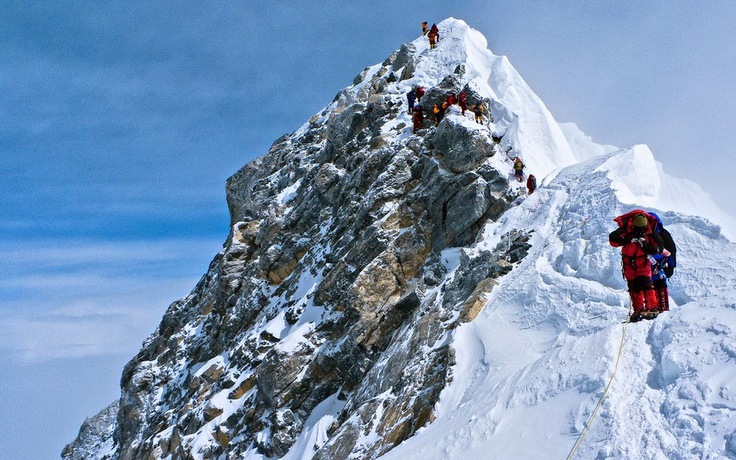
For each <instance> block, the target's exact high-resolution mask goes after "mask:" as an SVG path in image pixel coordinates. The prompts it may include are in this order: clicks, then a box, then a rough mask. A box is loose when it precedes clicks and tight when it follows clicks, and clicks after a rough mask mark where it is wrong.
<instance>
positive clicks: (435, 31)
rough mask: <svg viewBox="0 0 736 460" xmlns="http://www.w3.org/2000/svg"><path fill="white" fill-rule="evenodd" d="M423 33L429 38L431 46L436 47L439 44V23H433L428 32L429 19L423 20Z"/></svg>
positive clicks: (431, 47)
mask: <svg viewBox="0 0 736 460" xmlns="http://www.w3.org/2000/svg"><path fill="white" fill-rule="evenodd" d="M422 35H426V36H427V38H428V39H429V48H430V49H434V48H435V47H436V46H437V42H439V41H440V29H439V28H438V27H437V24H432V27H431V28H430V29H429V32H427V21H424V22H422Z"/></svg>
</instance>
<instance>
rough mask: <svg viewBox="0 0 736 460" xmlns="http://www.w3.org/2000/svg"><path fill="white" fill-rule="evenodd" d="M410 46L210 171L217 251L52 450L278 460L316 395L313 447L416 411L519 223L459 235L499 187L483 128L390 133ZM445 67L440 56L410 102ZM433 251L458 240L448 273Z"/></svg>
mask: <svg viewBox="0 0 736 460" xmlns="http://www.w3.org/2000/svg"><path fill="white" fill-rule="evenodd" d="M414 53H415V50H414V49H412V47H410V46H405V47H402V49H401V50H399V51H398V52H396V53H394V54H393V55H392V56H390V57H389V58H388V59H387V60H386V61H385V62H384V63H383V64H382V65H381V66H375V67H372V68H369V69H366V70H365V71H364V72H362V73H361V74H360V75H359V76H358V77H356V80H355V86H354V87H351V88H347V89H346V90H343V91H341V92H339V93H338V94H337V96H336V97H335V100H334V101H333V102H332V104H330V106H328V107H327V108H325V110H323V111H322V112H320V113H318V114H315V116H314V117H312V118H311V119H310V120H309V122H308V123H307V124H306V125H305V126H304V127H302V128H301V129H300V130H299V131H297V132H295V133H293V134H291V135H288V136H284V137H282V138H280V139H278V140H277V141H276V142H275V143H274V144H273V145H272V146H271V148H270V149H269V152H268V153H267V154H266V155H264V156H263V157H261V158H259V159H257V160H255V161H253V162H251V163H249V164H247V165H245V166H244V167H243V168H242V169H241V170H240V171H238V172H236V173H235V174H234V175H233V176H232V177H231V178H230V179H228V181H227V184H226V191H227V201H228V207H229V209H230V213H231V231H230V234H229V235H228V238H227V240H226V241H225V244H224V245H223V249H222V251H221V252H220V253H219V254H217V256H216V257H215V258H214V260H213V261H212V263H211V264H210V267H209V269H208V271H207V273H206V274H205V275H204V277H203V278H202V279H201V280H200V281H199V283H198V284H197V286H196V287H195V288H194V290H193V291H192V293H191V294H190V295H188V296H187V297H185V298H183V299H181V300H179V301H177V302H174V303H173V304H172V305H171V306H170V307H169V309H168V310H167V312H166V313H165V315H164V317H163V319H162V321H161V324H160V325H159V327H158V328H157V330H156V331H155V332H154V334H153V335H152V336H151V337H150V338H149V339H148V340H147V341H146V342H145V343H144V345H143V348H142V349H141V351H140V352H139V353H138V355H137V356H135V357H134V358H133V359H132V360H131V361H130V362H129V363H128V365H126V367H125V369H124V371H123V375H122V377H121V389H122V395H121V398H120V401H119V409H118V410H116V411H112V410H111V411H110V412H109V414H108V415H107V416H106V418H104V421H103V422H100V423H101V424H103V425H104V424H105V423H107V426H106V427H105V428H104V429H100V430H97V431H95V430H93V429H92V428H91V425H90V426H87V427H83V432H82V433H80V437H79V438H78V439H77V441H75V442H74V443H72V444H71V445H70V446H72V447H68V448H67V449H66V450H65V454H67V455H68V456H69V455H76V454H75V452H76V451H75V450H74V449H75V448H76V446H79V445H81V444H85V445H90V446H92V447H90V448H89V449H88V450H87V451H86V452H87V454H88V455H87V454H85V455H87V457H68V458H103V457H100V455H103V454H102V453H101V452H102V450H101V448H100V449H97V450H95V449H96V448H95V447H94V446H96V445H100V446H101V445H102V443H103V441H104V442H108V441H106V440H109V448H110V449H109V452H113V451H114V452H115V454H114V455H113V458H115V459H117V460H133V459H153V458H181V459H187V458H193V457H198V458H218V457H219V458H240V457H242V456H244V455H245V454H246V452H248V451H250V450H252V449H256V450H257V451H258V452H260V453H262V454H263V455H265V456H268V457H281V456H283V455H285V454H286V453H287V452H288V451H289V449H290V448H291V447H292V446H293V445H294V443H295V442H296V440H297V438H298V436H299V434H300V433H301V432H302V430H303V429H304V423H305V422H306V420H308V419H309V416H310V415H311V414H312V412H313V411H314V410H315V408H316V407H318V406H319V405H320V404H322V403H323V402H325V401H333V405H332V406H331V407H332V411H333V415H334V417H335V419H336V421H335V423H334V424H333V426H332V427H331V428H330V429H329V430H328V432H327V435H328V438H329V439H327V440H326V441H325V440H323V441H320V445H318V446H314V447H315V449H316V453H315V457H314V458H321V459H337V458H366V459H374V458H377V457H378V456H380V455H381V454H382V453H384V452H387V451H388V450H390V449H391V448H393V447H394V446H395V445H396V444H398V443H400V442H401V441H403V440H404V439H406V438H407V437H410V436H411V435H412V434H413V433H415V432H416V430H418V429H419V428H421V427H423V426H426V425H427V424H428V423H431V421H432V420H433V418H434V412H433V411H434V406H435V403H436V402H437V400H438V398H439V395H440V392H441V391H442V389H443V388H445V386H446V385H447V383H448V382H449V381H451V379H452V372H451V365H452V363H453V361H454V351H453V350H452V349H451V348H450V346H448V345H443V346H437V344H442V343H450V342H451V340H449V339H450V338H451V335H452V334H453V331H454V329H455V328H456V327H457V326H458V325H459V324H460V323H461V322H462V321H469V320H471V319H472V318H473V317H474V316H475V315H477V314H478V312H479V311H480V310H481V309H482V308H483V307H484V305H485V299H486V295H487V294H488V292H489V291H490V290H491V289H492V288H493V286H494V285H495V280H496V279H497V278H498V277H500V276H503V275H504V274H505V273H507V272H508V271H509V270H511V268H512V267H513V264H514V263H516V262H517V261H518V260H520V259H521V258H522V257H524V256H525V255H526V251H527V250H528V243H527V242H526V239H525V238H528V236H527V235H515V234H512V235H507V236H506V238H507V239H505V240H504V241H503V243H502V244H500V245H499V247H498V248H496V249H495V250H494V251H487V252H482V253H477V252H476V251H473V250H465V249H463V248H465V247H469V246H472V245H473V243H474V242H475V239H476V237H477V235H478V233H479V231H480V230H481V228H482V227H483V225H484V224H485V223H486V222H487V221H488V220H493V219H497V218H498V217H499V216H501V215H502V213H503V212H505V211H506V210H507V209H508V208H509V207H510V206H511V205H510V203H512V202H513V200H514V199H515V198H516V195H515V193H516V192H514V191H513V190H512V188H511V187H510V185H509V183H508V181H507V179H506V176H505V174H502V173H501V172H499V171H498V170H496V169H495V167H494V166H493V164H494V163H493V161H491V160H489V159H490V158H491V157H492V156H493V155H494V153H495V145H496V144H495V142H494V140H493V139H492V138H491V136H490V134H489V133H488V131H486V130H485V129H484V128H481V127H480V126H478V127H476V126H474V125H472V124H469V123H465V122H464V121H463V120H461V119H460V118H459V117H458V116H456V115H452V114H450V115H448V116H447V117H446V118H445V120H444V121H443V122H442V123H441V124H440V125H439V127H437V128H434V127H432V128H430V129H428V130H426V131H421V132H420V133H419V134H417V135H415V136H409V137H407V136H406V131H405V129H406V128H405V126H403V125H402V124H400V123H399V122H398V120H397V117H398V116H399V114H401V113H403V112H404V111H405V109H406V106H405V94H404V93H405V86H402V87H400V86H399V84H400V83H401V82H400V81H398V83H397V75H396V74H398V73H399V71H401V77H400V78H401V79H405V78H408V76H410V74H411V73H412V72H413V71H414V70H413V69H414V66H415V64H416V59H417V57H416V56H415V55H414ZM402 69H403V70H402ZM463 78H465V77H464V70H463V69H462V68H458V69H457V72H456V73H454V74H450V75H447V76H446V77H445V78H444V79H443V80H442V81H441V82H439V83H438V84H437V85H436V86H434V87H429V88H427V89H428V91H427V95H425V99H423V100H422V104H423V105H424V104H425V103H426V104H431V103H432V101H434V100H438V101H441V100H443V98H445V97H446V95H447V94H449V93H450V92H453V93H457V92H459V91H460V90H461V89H462V88H463V87H464V86H463V85H465V84H466V81H465V80H463ZM399 87H400V88H401V91H399V89H398V88H399ZM465 87H466V88H468V87H467V86H465ZM471 89H472V88H471ZM474 97H476V96H475V93H472V94H469V100H472V98H474ZM444 251H450V252H452V251H456V252H458V253H459V258H460V265H459V267H457V269H456V270H454V271H450V270H448V268H447V267H446V266H445V265H444V262H443V261H442V257H441V255H442V254H443V253H444ZM335 400H337V401H339V402H335ZM379 409H380V410H379ZM113 419H115V420H114V422H113ZM100 420H103V419H100ZM369 427H370V430H374V433H375V434H376V435H375V436H372V437H370V438H366V437H364V436H363V433H365V432H366V430H367V429H368V428H369ZM113 431H114V436H113ZM95 433H98V434H95ZM90 436H91V437H92V438H94V437H95V436H96V437H97V439H98V441H99V442H98V444H94V443H88V442H87V441H85V439H88V438H89V437H90ZM105 436H107V437H105ZM203 439H204V440H209V441H208V442H204V441H202V440H203ZM194 449H199V450H198V451H197V452H196V455H195V452H194V451H193V450H194Z"/></svg>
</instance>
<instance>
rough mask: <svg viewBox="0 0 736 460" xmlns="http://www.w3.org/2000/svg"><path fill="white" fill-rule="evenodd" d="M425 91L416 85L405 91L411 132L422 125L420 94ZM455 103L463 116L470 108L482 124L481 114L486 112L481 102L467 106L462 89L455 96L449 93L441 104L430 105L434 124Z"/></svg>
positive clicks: (422, 94) (417, 129)
mask: <svg viewBox="0 0 736 460" xmlns="http://www.w3.org/2000/svg"><path fill="white" fill-rule="evenodd" d="M425 92H426V91H425V90H424V88H423V87H421V86H416V87H414V88H412V89H411V90H409V92H407V93H406V100H407V102H408V103H409V113H410V114H411V115H412V119H411V120H412V127H413V130H412V132H413V133H414V134H416V132H417V131H419V130H420V129H422V128H423V127H424V109H422V106H421V102H422V96H424V93H425ZM455 104H457V105H458V106H459V107H460V110H461V112H462V115H463V116H464V115H465V111H466V110H468V108H470V110H472V111H473V114H474V115H475V122H476V123H479V124H481V125H482V124H483V115H484V114H485V113H486V109H485V107H484V106H483V102H478V103H477V104H474V105H472V106H470V107H468V99H467V94H465V91H462V92H460V94H458V95H457V96H455V94H454V93H450V94H449V95H448V96H447V98H446V99H445V100H444V101H443V102H442V103H441V104H434V105H433V106H432V109H431V111H432V119H433V120H434V125H435V126H437V125H439V124H440V121H442V118H444V116H445V112H446V111H447V109H448V108H450V106H451V105H455ZM488 118H489V120H490V122H491V123H493V119H492V118H491V117H490V115H488Z"/></svg>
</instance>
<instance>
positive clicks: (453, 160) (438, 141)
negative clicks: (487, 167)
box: [432, 116, 495, 173]
mask: <svg viewBox="0 0 736 460" xmlns="http://www.w3.org/2000/svg"><path fill="white" fill-rule="evenodd" d="M432 142H433V144H434V147H435V149H436V153H437V154H439V155H442V165H443V166H444V167H445V168H447V169H448V170H450V171H452V172H456V173H463V172H467V171H471V170H474V169H476V168H477V167H478V166H479V165H480V164H481V163H482V162H483V161H484V160H485V159H486V158H489V157H492V156H493V155H494V154H495V144H494V143H493V141H492V139H491V138H490V136H489V135H488V134H487V132H486V131H479V130H477V129H471V128H469V127H467V126H465V125H464V124H462V123H461V122H460V119H458V118H456V117H454V116H446V117H444V118H443V119H442V122H441V123H440V124H439V126H437V130H436V131H435V133H434V136H433V137H432Z"/></svg>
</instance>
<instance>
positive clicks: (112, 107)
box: [0, 0, 736, 459]
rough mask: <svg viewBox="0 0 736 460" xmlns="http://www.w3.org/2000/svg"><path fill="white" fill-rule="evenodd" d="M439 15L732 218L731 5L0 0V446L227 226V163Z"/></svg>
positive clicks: (74, 423) (84, 374)
mask: <svg viewBox="0 0 736 460" xmlns="http://www.w3.org/2000/svg"><path fill="white" fill-rule="evenodd" d="M448 16H454V17H457V18H460V19H464V20H466V21H467V22H468V23H469V24H470V25H471V26H472V27H474V28H475V29H478V30H480V31H481V32H483V33H484V34H485V35H486V37H487V38H488V42H489V46H490V48H491V50H493V51H494V52H495V53H496V54H504V55H507V56H508V57H509V59H510V60H511V63H512V64H513V65H514V66H515V67H516V68H517V70H519V72H520V73H521V74H522V76H523V77H524V78H525V79H526V81H527V82H528V83H529V85H530V86H531V87H532V88H533V89H534V90H535V91H536V92H537V94H538V95H539V96H540V97H541V98H542V100H543V101H545V103H546V104H547V106H548V108H549V109H550V111H551V112H552V113H553V115H554V116H555V117H556V118H557V120H558V121H561V122H567V121H572V122H575V123H576V124H577V125H578V126H579V127H580V128H581V129H582V130H583V131H584V132H585V133H587V134H588V135H590V136H592V137H593V139H594V140H596V141H597V142H600V143H605V144H613V145H617V146H620V147H628V146H631V145H633V144H637V143H645V144H648V145H649V146H650V147H651V149H652V151H653V152H654V154H655V157H656V158H657V159H658V160H659V161H660V162H662V163H663V164H664V169H665V171H666V172H668V173H669V174H671V175H674V176H677V177H685V178H688V179H691V180H693V181H695V182H697V183H699V184H700V185H701V186H702V187H703V188H704V189H705V190H706V191H708V192H710V193H711V195H712V196H713V198H714V200H715V201H716V203H718V204H719V205H720V206H721V207H722V208H723V209H724V210H725V211H727V212H729V213H730V214H731V215H736V203H734V202H733V201H734V200H733V199H732V197H733V196H736V193H735V192H736V190H735V189H734V188H735V186H734V185H731V183H732V182H734V181H733V180H732V177H733V176H734V174H735V173H736V171H734V169H736V167H735V166H734V164H733V161H732V160H731V158H732V152H733V149H734V148H733V146H734V145H735V144H736V134H734V130H733V127H732V126H731V125H732V120H734V119H736V107H734V106H733V103H732V101H733V96H732V91H733V90H732V88H733V81H732V80H733V76H734V75H736V49H735V48H734V47H733V43H734V42H735V40H734V38H736V37H735V36H734V35H736V32H734V30H733V27H732V19H733V18H734V17H736V3H734V2H732V1H726V0H713V1H709V2H699V3H696V2H685V1H678V0H675V1H669V0H667V1H666V0H656V1H652V2H634V1H624V2H610V1H602V0H593V1H589V2H584V3H581V2H573V1H562V2H552V1H538V0H537V1H514V2H510V1H509V2H496V1H465V2H447V1H442V0H436V1H434V0H426V1H423V2H411V3H409V2H397V1H380V0H379V1H371V2H368V1H344V2H337V1H321V2H265V1H264V2H259V1H240V2H235V1H233V2H225V1H219V2H206V3H202V2H195V1H189V0H187V1H178V2H164V1H151V0H149V1H140V0H133V1H128V2H112V1H100V2H81V1H68V0H58V1H54V2H51V1H41V2H32V1H13V0H6V1H4V2H3V3H2V5H1V6H0V38H1V39H0V94H2V95H3V96H2V98H1V99H0V118H1V119H2V123H0V181H1V182H2V184H3V192H2V194H0V213H2V219H0V328H2V330H3V334H1V336H2V337H0V349H2V354H1V355H0V356H2V358H0V369H1V370H2V371H3V375H5V376H6V378H4V381H5V384H4V388H5V389H4V391H3V392H0V426H2V427H3V429H2V430H0V459H3V458H13V459H25V458H27V459H38V458H56V457H57V456H58V453H59V452H60V450H61V448H62V447H63V445H64V443H66V442H68V441H71V440H72V439H73V437H74V436H75V434H76V431H77V429H78V428H79V425H80V424H81V423H82V421H83V420H84V418H85V417H86V416H91V415H93V414H94V413H96V412H97V411H98V410H100V409H102V408H103V407H104V406H105V405H107V403H109V402H110V401H111V400H112V399H114V398H115V397H116V396H117V394H118V387H117V385H118V380H119V376H120V372H121V371H122V366H123V365H124V363H125V362H126V361H127V360H128V359H130V358H131V357H132V356H133V355H134V354H135V353H136V352H137V350H138V348H139V346H140V343H141V342H142V341H143V340H144V339H145V337H146V336H147V335H148V334H149V333H150V332H152V331H153V330H154V328H155V327H156V325H157V324H158V321H159V319H160V317H161V315H162V314H163V312H164V310H165V308H166V307H167V306H168V304H169V303H171V302H172V301H173V300H175V299H176V298H178V297H180V296H183V295H185V294H186V293H187V292H188V291H189V290H190V289H191V288H193V287H194V284H195V283H196V281H197V280H198V279H199V277H201V275H202V274H204V272H205V271H206V269H207V265H208V263H209V261H210V260H211V258H212V257H213V256H214V255H215V254H216V252H217V251H218V250H219V248H220V247H221V244H222V242H223V241H224V240H225V238H226V236H227V233H228V224H229V217H228V213H227V206H226V203H225V194H224V182H225V180H226V178H227V177H228V176H229V175H231V174H232V173H234V172H235V171H236V170H237V169H238V168H239V167H240V166H242V165H243V164H244V163H246V162H247V161H249V160H251V159H253V158H255V157H256V156H260V155H262V154H263V153H265V152H266V151H267V149H268V147H269V146H270V144H271V143H272V142H273V141H274V140H275V139H276V138H278V137H279V136H281V135H282V134H285V133H288V132H291V131H293V130H295V129H296V128H298V127H299V126H300V125H301V124H302V123H303V122H304V121H306V120H307V119H308V118H309V117H310V116H311V115H312V114H314V113H316V112H317V111H319V110H320V109H321V108H322V107H323V106H325V105H326V104H328V103H329V102H330V101H331V100H332V98H333V97H334V95H335V94H336V93H337V92H338V91H339V90H340V89H341V88H343V87H344V86H347V85H348V84H350V83H351V82H352V80H353V77H354V76H355V75H357V74H358V73H360V71H362V70H363V68H364V67H367V66H369V65H372V64H375V63H377V62H380V61H382V60H383V59H384V58H386V57H387V56H388V55H389V54H390V53H391V52H392V51H393V50H395V49H397V48H398V47H399V46H400V45H401V44H402V43H405V42H408V41H410V40H412V39H414V38H416V36H417V35H418V33H419V24H420V22H421V21H422V20H427V21H429V22H430V23H432V22H439V21H440V20H441V19H444V18H445V17H448ZM5 385H7V387H6V386H5ZM40 426H43V427H45V432H46V433H45V436H42V437H41V439H39V442H37V443H34V444H33V445H29V444H27V442H26V440H25V439H27V438H25V437H24V433H26V434H27V433H29V432H36V431H37V430H38V428H39V427H40ZM6 455H7V457H5V456H6Z"/></svg>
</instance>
